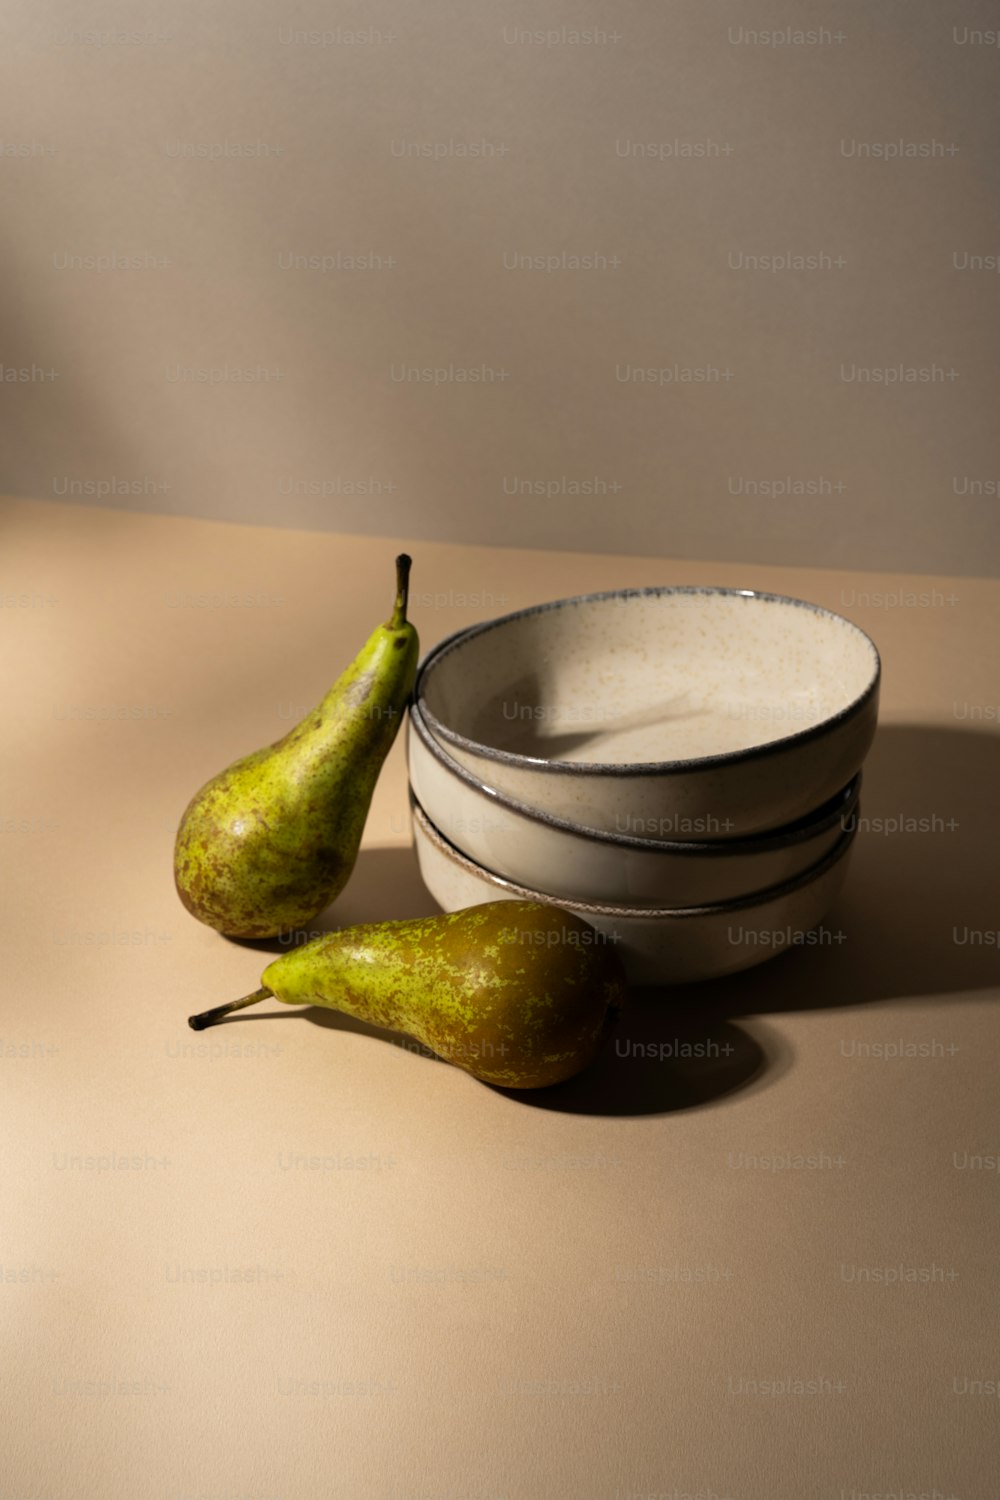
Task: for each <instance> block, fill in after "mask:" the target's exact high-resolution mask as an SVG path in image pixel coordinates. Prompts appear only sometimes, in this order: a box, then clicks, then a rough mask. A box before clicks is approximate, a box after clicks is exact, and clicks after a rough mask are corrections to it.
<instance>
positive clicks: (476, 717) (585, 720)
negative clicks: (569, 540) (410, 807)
mask: <svg viewBox="0 0 1000 1500" xmlns="http://www.w3.org/2000/svg"><path fill="white" fill-rule="evenodd" d="M878 672H879V662H878V653H877V652H876V650H875V647H874V646H873V644H872V642H871V641H870V640H869V638H868V637H867V636H866V635H865V634H864V632H863V631H862V630H859V629H858V627H857V626H856V625H853V624H851V622H850V621H849V620H845V619H843V618H842V617H841V616H840V615H835V614H832V613H830V612H828V611H826V610H823V609H821V608H819V607H818V606H816V605H811V604H805V603H803V602H801V601H799V600H793V599H784V598H782V597H780V596H777V595H773V594H760V593H753V592H750V591H740V590H724V589H649V590H641V591H634V592H629V591H624V592H622V593H618V594H602V595H591V596H585V597H581V598H578V599H567V600H560V601H557V602H556V603H555V604H550V605H540V606H538V607H536V608H533V609H528V610H524V611H521V612H520V613H518V614H516V615H508V616H506V617H504V618H502V619H500V620H497V621H491V622H488V623H487V624H486V625H482V626H475V627H473V628H472V629H471V630H470V631H468V632H466V633H464V634H462V635H460V636H458V637H456V638H453V639H452V640H450V641H448V642H446V643H445V645H444V646H443V647H442V648H441V649H440V651H438V652H434V653H432V654H431V656H430V657H428V658H427V660H426V661H425V663H424V667H423V670H422V672H421V675H420V681H419V683H418V698H419V704H420V708H421V712H422V713H423V714H424V717H425V719H426V721H427V723H428V725H429V727H430V728H431V729H432V730H433V731H434V732H435V733H440V734H441V735H442V736H443V737H444V738H445V739H446V740H448V739H454V740H457V741H465V742H469V743H471V745H472V746H481V747H483V748H484V749H485V750H486V751H487V753H489V752H491V751H492V752H497V751H499V752H501V753H503V754H505V755H513V756H517V757H523V758H526V759H528V760H531V761H535V762H537V761H564V762H569V763H572V764H576V765H594V764H597V765H609V764H616V765H637V764H652V763H662V762H669V761H689V760H698V759H701V758H704V757H707V756H716V755H726V754H732V753H735V752H739V751H741V750H747V749H750V748H752V747H755V746H759V745H766V744H770V743H772V742H773V741H776V740H781V739H785V738H786V737H788V736H789V735H794V734H797V733H799V732H801V731H803V730H808V729H810V728H812V727H813V726H815V725H818V724H821V723H823V722H824V721H826V720H829V719H833V718H836V717H837V716H838V715H840V714H842V713H844V712H846V711H847V710H848V709H849V708H851V706H852V705H853V704H855V703H856V702H857V701H858V700H859V699H860V698H862V697H863V696H864V695H865V694H866V692H868V691H869V690H870V689H871V688H872V686H873V685H874V683H875V682H876V680H877V678H878Z"/></svg>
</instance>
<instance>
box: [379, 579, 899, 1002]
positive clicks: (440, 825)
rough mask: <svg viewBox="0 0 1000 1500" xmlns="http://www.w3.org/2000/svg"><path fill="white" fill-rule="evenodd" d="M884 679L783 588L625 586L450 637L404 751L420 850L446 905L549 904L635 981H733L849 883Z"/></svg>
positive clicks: (430, 674)
mask: <svg viewBox="0 0 1000 1500" xmlns="http://www.w3.org/2000/svg"><path fill="white" fill-rule="evenodd" d="M879 677H880V663H879V657H878V652H877V651H876V649H875V646H874V644H873V643H872V641H871V640H870V639H869V638H868V636H867V635H865V634H864V632H863V631H861V630H859V629H858V628H857V626H855V625H853V624H851V623H850V621H848V620H845V619H843V618H842V617H841V616H840V615H836V614H832V613H831V612H830V611H828V610H825V609H821V608H819V607H818V606H816V605H812V604H806V603H804V602H802V601H801V600H797V599H786V598H783V597H781V596H779V595H775V594H762V593H757V592H753V591H750V590H735V589H718V588H653V589H636V590H633V589H629V590H622V591H619V592H616V593H607V594H590V595H584V596H580V597H578V598H574V599H561V600H558V601H556V602H555V603H552V604H543V605H537V606H535V607H534V608H531V609H525V610H520V611H518V613H516V614H512V615H506V616H503V617H502V618H500V619H497V620H491V621H488V622H486V623H485V624H481V625H474V626H472V627H471V628H469V629H467V630H462V631H459V632H458V633H457V634H455V635H453V636H450V637H449V638H448V639H447V640H445V641H442V642H441V643H440V645H438V646H436V647H435V648H434V650H432V651H431V652H430V653H429V654H428V655H427V656H426V657H425V658H424V660H423V662H422V663H421V667H420V672H419V674H418V678H417V685H416V690H415V693H414V701H413V704H412V707H411V710H410V716H409V723H408V726H407V727H408V736H407V754H408V760H409V774H410V788H411V807H412V816H413V831H414V840H415V843H416V849H417V857H418V859H419V862H420V869H421V873H422V876H423V879H424V882H425V884H426V885H427V887H428V889H429V890H430V892H431V894H432V895H433V896H434V897H435V899H436V900H437V901H438V903H439V904H440V905H441V906H442V907H443V908H444V909H445V910H446V911H454V910H457V909H458V908H459V907H463V906H472V905H476V904H478V903H480V902H483V901H495V900H500V899H522V900H525V899H527V900H536V901H548V902H553V903H555V904H556V905H559V906H561V907H563V908H565V909H566V910H568V911H572V912H576V913H577V914H578V915H579V916H581V917H583V918H584V919H585V920H586V921H588V922H589V923H590V924H591V925H592V926H593V927H595V928H597V929H598V930H599V931H601V932H603V933H605V934H606V935H607V936H608V937H609V938H611V939H612V940H613V941H615V942H616V943H618V944H619V945H620V946H619V952H620V953H621V955H622V957H623V958H624V960H625V965H626V969H627V970H628V973H629V976H630V978H631V979H632V981H633V982H634V983H637V984H661V983H680V982H683V981H686V980H691V979H705V978H710V977H713V976H716V975H720V974H725V973H729V972H732V971H735V970H737V969H742V968H747V967H749V966H750V965H751V964H755V963H759V962H761V961H762V960H763V959H766V958H770V957H772V956H773V955H774V954H776V953H778V952H780V951H782V949H784V948H787V947H789V946H791V945H793V944H795V943H799V942H802V941H804V940H805V939H806V936H807V935H808V934H809V933H810V932H812V930H813V929H814V928H816V927H817V926H818V924H819V923H820V922H821V921H822V919H823V918H824V916H825V915H826V914H827V912H828V911H829V909H830V907H831V906H832V904H833V902H834V901H835V900H836V897H837V895H838V893H839V891H840V888H841V886H842V883H843V880H844V877H845V874H846V871H847V864H848V858H849V855H850V850H851V844H852V841H853V838H854V831H855V829H856V821H857V810H858V795H859V790H860V784H861V765H862V762H863V760H864V758H865V755H866V753H867V751H868V748H869V746H870V745H871V742H872V739H873V737H874V734H875V725H876V720H877V715H878V689H879Z"/></svg>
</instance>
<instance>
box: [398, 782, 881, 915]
mask: <svg viewBox="0 0 1000 1500" xmlns="http://www.w3.org/2000/svg"><path fill="white" fill-rule="evenodd" d="M410 817H411V819H412V821H413V822H414V823H415V824H416V825H417V827H418V828H419V829H420V832H421V833H422V834H423V835H424V836H425V837H426V838H427V840H428V841H429V843H431V844H432V845H433V846H434V847H435V848H436V849H437V850H438V851H439V852H440V853H441V854H443V855H444V856H445V858H446V859H449V860H450V861H451V863H452V864H455V865H458V866H459V867H460V868H464V869H466V870H468V871H469V872H470V873H471V874H473V875H476V876H478V877H480V878H481V879H485V880H486V882H487V884H489V885H493V886H497V887H498V888H499V889H501V890H505V891H510V892H511V894H512V895H514V896H516V897H517V898H518V899H519V900H526V901H543V902H547V903H548V904H549V905H550V906H561V907H564V908H565V909H566V911H570V912H577V913H580V914H582V915H583V916H584V918H586V914H587V913H588V912H593V913H594V915H595V916H598V917H615V918H619V919H625V920H632V919H641V920H643V921H655V920H656V919H657V918H661V919H662V918H666V917H669V918H671V920H673V921H681V920H689V919H695V918H698V917H706V916H718V915H719V914H720V913H723V912H729V911H747V910H748V909H750V908H752V907H759V906H766V905H768V904H769V903H770V902H772V901H775V900H778V899H780V898H781V897H783V896H786V895H790V894H791V892H792V891H795V890H798V889H799V888H800V887H802V886H806V885H811V884H812V882H813V881H814V880H819V879H820V877H821V876H823V875H825V874H826V873H827V871H828V870H829V869H831V868H832V867H833V866H834V865H835V864H838V863H839V862H840V861H841V860H842V859H844V858H846V856H847V855H848V854H849V853H850V850H851V846H852V845H853V843H854V840H855V839H856V838H857V833H858V829H857V825H855V826H854V828H853V829H851V830H850V831H849V832H847V833H845V834H844V835H843V837H842V838H839V839H838V840H837V842H836V843H835V844H834V846H833V848H832V849H830V850H828V851H827V853H826V854H824V856H823V858H822V859H820V860H817V862H816V863H815V864H814V865H810V866H809V868H808V870H803V871H802V872H801V873H800V874H798V875H795V876H793V877H792V878H791V879H790V880H783V881H781V883H780V884H779V885H770V886H768V887H767V888H766V889H765V890H763V891H756V892H754V893H753V895H750V896H737V897H731V898H730V900H728V901H712V902H706V903H705V904H703V905H702V906H612V905H609V904H608V903H606V902H599V901H580V900H578V899H577V898H576V897H569V896H555V895H551V894H549V893H548V892H542V891H533V890H531V888H530V887H529V886H526V885H519V884H518V882H517V881H516V880H508V879H507V877H506V876H505V875H497V874H495V872H494V871H493V870H488V869H487V868H486V866H485V865H480V864H477V863H476V861H475V860H474V859H470V858H469V856H468V855H467V854H463V853H462V851H461V850H460V849H456V848H455V845H454V844H453V843H451V842H450V841H449V840H448V839H447V838H445V836H444V834H443V833H442V832H441V830H440V828H438V826H437V824H436V823H433V822H432V821H431V819H430V818H429V817H428V816H427V813H426V812H425V811H424V809H423V807H421V805H420V803H419V802H418V801H417V798H416V797H415V796H414V794H413V788H412V787H411V788H410Z"/></svg>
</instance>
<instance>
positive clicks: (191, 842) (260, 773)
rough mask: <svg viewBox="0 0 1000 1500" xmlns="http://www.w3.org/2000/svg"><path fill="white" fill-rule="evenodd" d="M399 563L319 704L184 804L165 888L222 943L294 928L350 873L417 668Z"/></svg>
mask: <svg viewBox="0 0 1000 1500" xmlns="http://www.w3.org/2000/svg"><path fill="white" fill-rule="evenodd" d="M409 571H410V559H409V558H408V557H407V556H406V555H405V554H404V555H402V556H400V557H398V558H397V559H396V603H395V607H394V609H393V612H392V616H391V618H390V619H389V620H388V621H387V622H386V623H385V624H384V625H379V626H378V627H377V628H376V629H375V630H374V631H373V632H372V634H371V636H370V637H369V639H368V641H367V643H366V644H365V645H364V646H363V647H362V649H361V651H360V652H359V654H358V656H357V657H356V658H355V660H354V661H353V662H352V663H351V665H350V666H349V667H348V668H347V670H346V671H345V672H343V673H342V675H341V676H340V677H339V678H338V679H337V681H336V682H335V683H334V685H333V687H332V688H331V689H330V691H329V692H328V693H327V695H326V697H325V698H324V699H323V701H322V702H321V703H320V705H319V707H318V708H316V709H314V710H313V712H312V713H311V714H309V715H308V716H307V717H306V718H305V719H303V720H302V722H301V723H300V724H297V725H296V726H295V728H294V729H292V730H290V731H289V732H288V734H286V735H285V736H284V738H283V739H280V740H278V741H277V743H276V744H273V745H269V746H268V747H267V748H265V749H263V750H257V751H255V752H254V753H253V754H252V755H246V756H244V757H243V758H242V759H241V760H237V761H235V762H234V763H233V764H232V765H231V766H229V767H228V769H227V770H225V771H222V772H220V773H219V775H218V776H214V777H213V778H212V780H211V781H209V782H207V783H206V784H205V786H203V787H202V789H201V791H200V792H198V793H197V795H196V796H195V797H194V798H192V800H191V802H190V803H189V804H188V807H187V810H186V811H185V813H184V816H183V817H182V819H181V823H180V828H179V829H178V832H177V841H176V845H175V849H174V879H175V882H176V885H177V892H178V894H179V896H180V898H181V900H182V901H183V903H184V905H185V906H186V907H187V909H188V911H189V912H191V914H192V916H195V917H197V918H198V920H199V921H200V922H204V923H206V924H207V926H209V927H214V928H215V929H216V930H217V931H218V932H222V933H225V935H226V936H227V937H240V938H266V937H277V936H279V935H280V934H282V933H287V932H292V931H295V930H296V929H298V928H302V927H306V926H308V924H309V923H310V922H311V921H313V920H314V919H315V918H316V917H317V916H318V915H319V913H320V912H322V911H324V910H325V909H326V907H328V906H329V905H330V903H331V901H333V900H334V899H335V898H336V897H337V896H338V895H339V894H340V892H341V891H342V890H343V888H344V886H345V885H346V884H347V881H348V879H349V878H350V874H351V871H352V870H353V868H354V863H355V860H356V859H357V855H358V848H359V845H360V843H361V834H362V831H363V829H364V826H365V819H366V818H367V816H368V808H369V805H370V803H371V798H372V792H373V791H374V788H375V782H376V779H377V777H378V773H379V771H380V770H381V768H382V763H383V761H384V760H385V757H386V755H387V754H388V752H389V747H390V746H391V744H392V742H393V740H394V739H395V737H396V731H397V729H398V728H399V724H400V720H401V717H402V713H403V710H404V708H405V706H406V701H407V699H408V698H409V696H410V694H411V692H412V690H413V683H414V679H415V677H416V671H417V658H418V656H419V652H420V646H419V641H418V639H417V632H416V630H415V629H414V627H413V626H412V625H411V624H409V622H408V621H407V618H406V604H407V592H408V583H409Z"/></svg>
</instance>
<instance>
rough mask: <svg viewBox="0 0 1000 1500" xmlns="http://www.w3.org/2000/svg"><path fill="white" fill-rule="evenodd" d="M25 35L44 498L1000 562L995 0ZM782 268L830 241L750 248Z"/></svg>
mask: <svg viewBox="0 0 1000 1500" xmlns="http://www.w3.org/2000/svg"><path fill="white" fill-rule="evenodd" d="M0 27H2V31H3V37H2V42H3V48H2V56H3V61H2V63H0V71H2V87H0V98H2V100H3V103H2V106H0V110H2V116H0V134H2V139H3V148H2V150H3V154H2V156H0V174H2V182H3V196H4V200H5V204H6V207H5V210H4V213H3V217H2V224H3V228H2V236H3V239H2V247H0V253H2V268H3V282H2V287H3V290H2V295H0V365H2V367H3V375H4V380H3V384H2V389H0V403H2V406H3V409H4V427H5V433H6V453H5V458H4V461H3V465H2V469H0V488H2V489H5V490H7V491H11V492H15V493H21V494H25V495H31V496H37V497H46V498H50V499H51V498H64V499H73V498H79V499H81V500H84V501H86V502H87V503H93V502H94V500H95V499H96V500H98V501H100V502H101V503H105V504H110V505H117V506H122V507H127V508H131V509H150V510H160V511H169V512H177V513H185V514H198V515H203V516H211V517H220V518H226V519H233V520H244V521H252V522H264V523H266V524H269V525H275V526H292V527H308V528H313V529H331V530H341V531H344V530H347V531H357V532H366V533H377V534H385V535H392V534H403V535H407V536H412V537H415V538H431V537H447V538H452V539H456V540H457V539H465V540H472V541H477V542H487V543H498V544H504V545H508V546H529V547H535V546H537V547H543V546H544V547H570V548H573V549H575V550H578V551H579V550H589V551H603V550H608V551H614V552H617V553H621V552H638V553H646V554H647V555H656V554H665V555H669V556H675V557H681V556H687V557H702V558H706V557H711V558H717V559H733V560H744V561H749V562H754V561H758V562H762V561H772V562H793V563H809V564H814V565H834V564H837V565H845V566H850V567H855V568H859V567H860V568H881V569H889V570H897V569H898V570H903V569H908V570H919V571H922V572H931V573H942V574H943V573H949V574H956V573H995V572H997V571H998V565H1000V542H998V538H1000V527H998V519H997V518H998V513H1000V495H998V490H1000V442H998V438H997V430H996V427H997V424H996V415H995V408H996V391H997V381H996V376H997V333H998V323H1000V320H998V317H997V299H998V289H1000V277H998V274H997V270H996V267H997V263H998V262H997V257H998V254H1000V230H998V227H997V219H996V212H995V210H996V204H997V202H998V188H1000V181H998V178H1000V172H998V164H1000V153H998V150H997V123H998V107H997V100H998V98H1000V47H998V46H997V45H995V43H996V41H997V36H996V31H997V28H998V27H1000V17H998V13H997V11H996V8H995V6H992V5H990V4H989V3H985V0H982V3H977V0H962V3H959V4H954V5H948V6H944V5H939V4H923V3H917V0H878V3H865V4H862V3H860V0H855V3H832V0H831V3H828V4H812V3H806V0H802V3H796V4H791V3H770V0H754V3H748V0H711V3H707V4H706V3H702V0H671V3H670V4H669V5H663V4H658V3H648V0H647V3H639V0H618V3H616V4H613V5H612V4H610V3H608V4H606V5H603V6H598V5H596V4H593V3H589V0H577V3H574V4H572V5H571V4H569V3H568V0H555V3H551V4H549V5H547V6H545V7H542V8H538V7H531V6H528V5H526V4H521V3H504V0H498V3H482V4H477V5H475V6H470V5H467V4H458V3H447V0H428V3H424V4H421V5H419V6H417V5H414V4H412V3H402V0H397V3H395V4H394V3H390V0H380V3H376V4H372V5H368V6H360V5H358V6H349V5H336V4H332V5H320V4H318V3H315V4H307V3H301V0H280V3H279V0H271V3H265V0H208V3H204V0H197V3H196V0H179V3H178V0H174V3H171V4H169V5H167V4H166V3H164V4H162V5H161V6H160V7H159V8H158V9H157V8H156V7H152V6H137V5H132V6H128V5H118V4H114V3H111V0H101V3H96V4H91V5H87V6H84V5H82V4H80V5H74V4H71V3H67V0H60V3H44V0H31V3H28V0H9V3H8V4H7V5H6V6H5V7H4V13H3V17H2V18H0ZM785 27H791V28H793V29H794V28H797V29H799V30H800V35H801V32H802V31H804V32H805V33H806V34H805V37H804V38H802V39H800V40H796V39H794V37H793V38H791V39H787V40H785V41H784V42H783V43H782V44H781V45H775V44H774V42H775V38H774V36H773V32H774V30H775V29H780V28H785ZM588 28H589V29H590V30H589V32H588V30H587V29H588ZM537 32H541V33H542V35H541V36H540V37H539V36H538V35H536V34H535V33H537ZM581 33H582V35H581ZM588 38H589V39H588ZM886 148H888V150H887V149H886ZM471 151H474V152H475V153H476V154H470V152H471ZM879 153H881V154H879ZM893 153H895V154H893ZM774 256H779V257H781V256H786V257H787V256H791V257H795V256H798V257H807V260H806V262H805V265H804V267H803V268H800V269H794V268H788V267H785V268H780V264H781V263H780V262H779V269H777V270H773V269H767V270H765V269H760V268H759V264H758V265H757V268H753V269H752V268H750V267H751V266H753V265H754V262H753V261H748V259H747V258H748V257H765V258H766V257H774ZM521 257H553V258H554V259H553V260H551V261H547V262H545V263H546V264H548V265H550V266H554V267H555V268H554V269H545V270H538V269H532V268H530V267H526V266H525V263H524V262H523V261H522V260H520V259H519V258H521ZM563 257H566V260H565V261H564V260H563ZM574 257H583V258H586V257H592V258H593V259H592V260H591V262H590V263H589V264H588V263H587V261H586V260H584V264H583V266H582V267H581V266H577V265H576V263H575V261H574V259H573V258H574ZM977 257H978V259H976V258H977ZM310 258H313V259H312V260H310ZM808 258H811V259H808ZM428 369H429V370H430V371H434V370H438V371H444V372H445V373H444V375H443V377H439V378H438V379H437V381H435V378H434V377H433V375H432V376H431V378H430V379H424V378H419V377H416V376H414V375H413V373H412V372H413V371H414V370H416V371H424V370H428ZM637 370H646V371H652V372H654V373H655V379H653V380H649V379H646V380H641V379H639V378H637V376H636V373H635V372H636V371H637ZM684 370H687V371H693V372H701V375H702V377H703V378H696V379H692V380H691V381H689V382H685V381H683V380H682V379H681V378H680V376H681V373H682V372H683V371H684ZM247 372H249V374H250V375H251V376H252V377H253V378H251V379H246V378H242V379H241V378H237V377H238V376H240V375H243V376H244V377H245V375H246V373H247ZM462 372H466V374H468V372H473V374H474V373H475V372H478V373H479V374H480V375H483V374H484V373H485V375H486V377H487V378H485V379H480V380H476V379H474V378H473V379H468V380H466V381H464V382H463V381H462V380H461V378H460V377H461V373H462ZM661 372H662V373H661ZM859 372H860V373H859ZM901 372H902V373H910V375H911V379H910V380H906V381H904V380H902V379H900V378H898V377H899V376H900V374H901ZM894 373H895V375H896V377H897V379H896V380H895V382H894V383H890V381H891V380H892V376H893V374H894ZM866 377H867V378H866ZM588 487H589V488H588ZM754 487H756V492H755V490H754ZM782 488H784V489H785V490H786V491H789V492H787V493H781V490H782ZM775 490H777V493H775ZM512 491H513V493H512ZM539 492H541V493H539Z"/></svg>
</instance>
